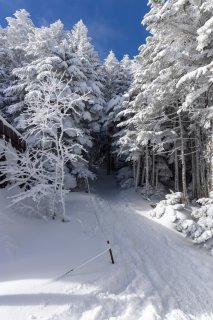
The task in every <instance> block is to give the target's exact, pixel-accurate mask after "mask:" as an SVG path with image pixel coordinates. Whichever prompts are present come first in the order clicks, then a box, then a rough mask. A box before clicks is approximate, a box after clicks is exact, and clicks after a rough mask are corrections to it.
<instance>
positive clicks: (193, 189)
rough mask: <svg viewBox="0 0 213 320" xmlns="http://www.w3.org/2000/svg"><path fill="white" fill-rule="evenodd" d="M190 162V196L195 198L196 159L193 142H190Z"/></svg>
mask: <svg viewBox="0 0 213 320" xmlns="http://www.w3.org/2000/svg"><path fill="white" fill-rule="evenodd" d="M191 152H192V155H191V156H192V157H191V163H192V197H193V199H195V198H196V197H197V182H196V160H195V153H194V143H193V141H192V142H191Z"/></svg>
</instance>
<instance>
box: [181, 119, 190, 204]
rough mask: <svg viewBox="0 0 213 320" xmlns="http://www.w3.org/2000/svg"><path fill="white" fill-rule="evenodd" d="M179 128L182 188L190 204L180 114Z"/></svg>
mask: <svg viewBox="0 0 213 320" xmlns="http://www.w3.org/2000/svg"><path fill="white" fill-rule="evenodd" d="M179 126H180V139H181V163H182V188H183V200H184V202H185V203H186V204H188V203H189V198H188V193H187V185H186V160H185V155H184V138H183V125H182V120H181V115H180V114H179Z"/></svg>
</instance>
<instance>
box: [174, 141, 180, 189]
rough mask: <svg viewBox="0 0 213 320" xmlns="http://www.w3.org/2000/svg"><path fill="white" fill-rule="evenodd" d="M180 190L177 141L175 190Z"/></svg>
mask: <svg viewBox="0 0 213 320" xmlns="http://www.w3.org/2000/svg"><path fill="white" fill-rule="evenodd" d="M178 191H180V189H179V167H178V150H177V142H175V192H178Z"/></svg>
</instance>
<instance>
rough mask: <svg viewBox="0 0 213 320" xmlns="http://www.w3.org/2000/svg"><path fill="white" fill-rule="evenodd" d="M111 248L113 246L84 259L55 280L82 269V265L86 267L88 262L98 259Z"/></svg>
mask: <svg viewBox="0 0 213 320" xmlns="http://www.w3.org/2000/svg"><path fill="white" fill-rule="evenodd" d="M110 249H111V247H109V248H107V249H106V250H104V251H102V252H100V253H98V254H97V255H96V256H94V257H92V258H90V259H88V260H86V261H84V262H83V263H81V264H80V265H78V266H76V267H74V268H72V269H70V270H68V271H67V272H65V273H64V274H62V275H61V276H60V277H58V278H57V279H56V280H55V281H58V280H61V279H63V278H65V277H68V276H69V275H70V274H71V273H72V272H74V271H77V270H79V269H81V268H82V267H84V266H85V265H87V264H88V263H90V262H92V261H94V260H96V259H97V258H99V257H100V256H102V255H104V254H105V253H106V252H108V251H109V250H110Z"/></svg>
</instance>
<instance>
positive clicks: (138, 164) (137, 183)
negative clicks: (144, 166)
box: [135, 156, 141, 188]
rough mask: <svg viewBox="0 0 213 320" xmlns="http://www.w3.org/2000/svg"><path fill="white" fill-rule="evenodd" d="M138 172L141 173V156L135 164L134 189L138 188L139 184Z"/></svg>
mask: <svg viewBox="0 0 213 320" xmlns="http://www.w3.org/2000/svg"><path fill="white" fill-rule="evenodd" d="M140 172H141V156H139V158H138V162H137V171H136V177H135V188H137V187H138V186H139V183H140Z"/></svg>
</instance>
